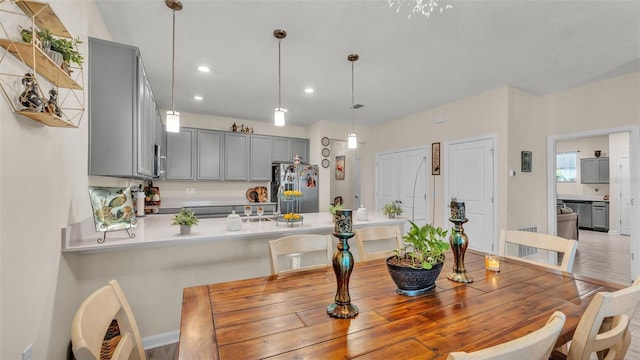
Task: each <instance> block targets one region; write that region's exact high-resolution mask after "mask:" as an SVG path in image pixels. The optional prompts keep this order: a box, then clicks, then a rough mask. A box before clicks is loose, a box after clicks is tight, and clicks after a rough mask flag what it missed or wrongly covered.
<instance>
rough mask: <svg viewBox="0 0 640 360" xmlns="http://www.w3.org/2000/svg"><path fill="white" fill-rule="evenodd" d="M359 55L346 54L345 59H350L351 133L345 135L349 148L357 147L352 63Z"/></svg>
mask: <svg viewBox="0 0 640 360" xmlns="http://www.w3.org/2000/svg"><path fill="white" fill-rule="evenodd" d="M359 58H360V57H359V56H358V55H357V54H349V56H347V60H349V61H351V133H349V134H348V135H347V148H349V149H357V148H358V135H357V134H356V130H355V127H356V103H355V101H354V99H355V96H354V86H353V83H354V81H353V78H354V76H353V63H355V62H356V61H358V59H359Z"/></svg>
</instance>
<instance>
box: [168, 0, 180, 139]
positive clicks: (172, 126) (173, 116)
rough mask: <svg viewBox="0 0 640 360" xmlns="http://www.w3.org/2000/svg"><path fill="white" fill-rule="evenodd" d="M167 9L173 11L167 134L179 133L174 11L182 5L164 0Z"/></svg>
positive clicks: (176, 0) (178, 2) (175, 1)
mask: <svg viewBox="0 0 640 360" xmlns="http://www.w3.org/2000/svg"><path fill="white" fill-rule="evenodd" d="M165 4H166V5H167V6H168V7H169V9H171V10H173V41H172V48H171V110H169V111H167V118H166V129H167V132H173V133H177V132H180V113H179V112H177V111H176V109H175V106H176V102H175V93H176V85H175V72H176V10H177V11H180V10H182V3H181V2H180V1H179V0H165Z"/></svg>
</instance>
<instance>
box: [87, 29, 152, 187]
mask: <svg viewBox="0 0 640 360" xmlns="http://www.w3.org/2000/svg"><path fill="white" fill-rule="evenodd" d="M88 108H89V175H101V176H117V177H132V178H140V179H152V178H157V177H158V176H159V166H158V161H159V153H158V150H159V148H160V144H159V143H158V137H156V131H157V121H161V120H160V118H159V117H158V114H159V112H158V110H157V105H156V102H155V98H154V97H153V92H152V90H151V85H150V83H149V81H148V79H147V76H146V73H145V70H144V65H143V63H142V57H141V56H140V52H139V50H138V49H137V48H136V47H132V46H128V45H123V44H118V43H114V42H110V41H105V40H100V39H95V38H89V107H88Z"/></svg>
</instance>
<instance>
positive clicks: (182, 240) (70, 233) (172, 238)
mask: <svg viewBox="0 0 640 360" xmlns="http://www.w3.org/2000/svg"><path fill="white" fill-rule="evenodd" d="M301 215H302V216H303V222H302V223H294V224H287V223H281V222H280V223H276V222H275V221H267V220H263V221H262V222H253V221H252V222H249V223H246V222H245V221H244V219H245V218H246V217H245V216H241V218H242V220H243V223H242V226H241V228H240V231H227V219H226V218H211V219H200V222H199V224H198V225H197V226H194V227H193V228H192V230H191V234H190V235H180V227H179V226H176V225H171V221H172V218H173V215H170V214H166V215H162V214H160V215H147V216H145V217H139V218H138V226H137V227H136V228H132V229H130V233H132V234H135V237H134V238H129V236H128V235H127V232H126V231H114V232H109V233H107V236H106V241H105V242H104V243H102V244H99V243H98V242H97V241H96V240H97V239H98V238H100V237H102V236H103V233H100V232H96V231H95V227H94V224H93V219H91V218H89V219H87V220H85V221H83V222H82V223H78V224H73V225H70V226H67V227H65V228H63V229H62V252H95V251H111V250H118V249H126V248H132V247H144V246H167V245H180V244H188V243H194V242H201V241H216V240H220V239H229V238H247V237H270V238H278V237H281V236H286V235H291V234H296V233H298V234H301V233H321V234H330V233H332V232H333V219H332V217H331V215H330V214H329V213H328V212H324V213H309V214H301ZM406 221H407V218H402V217H400V218H397V219H389V218H388V217H387V216H386V215H383V214H381V213H375V212H369V216H368V221H358V220H356V219H355V218H354V220H353V228H354V229H357V228H361V227H366V226H373V225H402V224H404V223H405V222H406Z"/></svg>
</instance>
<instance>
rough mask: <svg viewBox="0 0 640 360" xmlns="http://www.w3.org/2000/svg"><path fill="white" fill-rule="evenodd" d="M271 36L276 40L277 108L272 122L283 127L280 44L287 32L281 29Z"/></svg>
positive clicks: (274, 31)
mask: <svg viewBox="0 0 640 360" xmlns="http://www.w3.org/2000/svg"><path fill="white" fill-rule="evenodd" d="M273 36H274V37H275V38H276V39H278V107H277V108H276V109H275V112H274V116H273V120H274V123H275V125H276V126H284V112H285V110H284V109H283V108H282V66H281V61H280V58H281V56H280V43H281V42H282V39H284V38H286V37H287V32H286V31H284V30H282V29H277V30H273Z"/></svg>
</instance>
